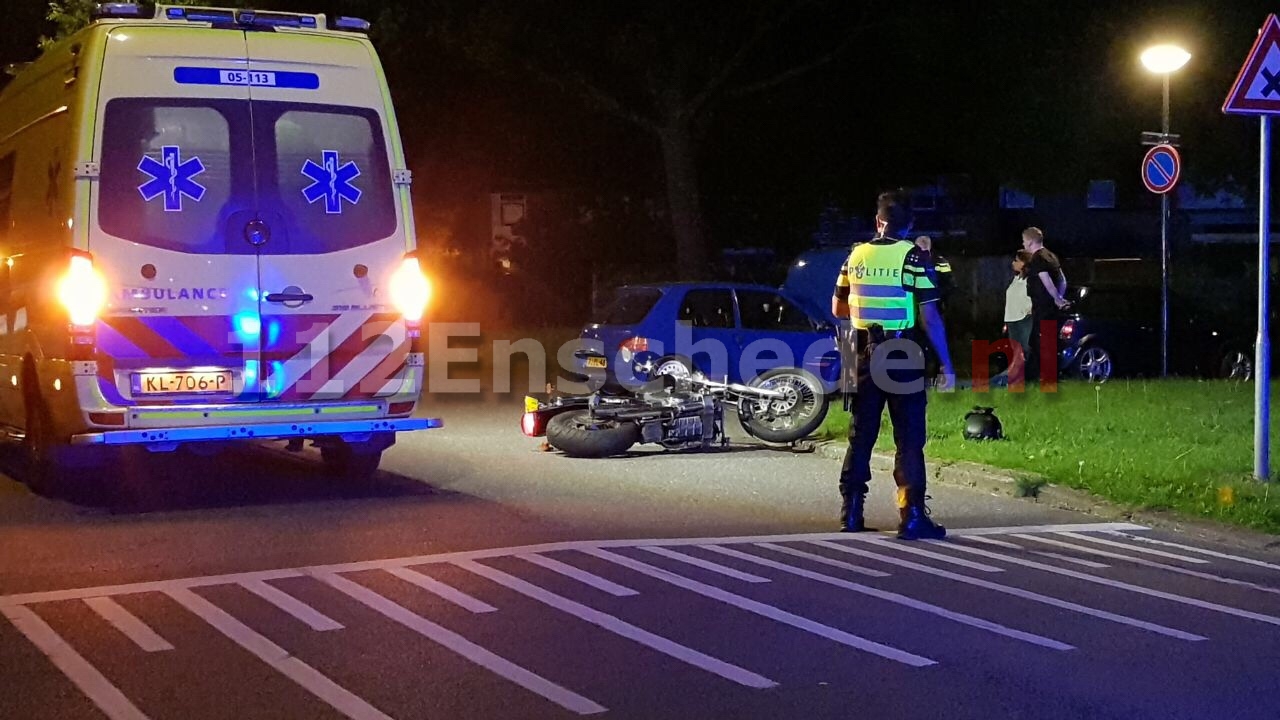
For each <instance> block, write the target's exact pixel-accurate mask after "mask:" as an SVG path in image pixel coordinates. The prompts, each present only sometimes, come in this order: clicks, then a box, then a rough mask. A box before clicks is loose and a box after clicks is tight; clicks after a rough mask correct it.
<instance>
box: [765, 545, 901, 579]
mask: <svg viewBox="0 0 1280 720" xmlns="http://www.w3.org/2000/svg"><path fill="white" fill-rule="evenodd" d="M755 546H756V547H759V548H764V549H766V550H776V551H777V552H780V553H786V554H788V555H796V557H804V558H808V559H809V560H813V561H814V562H817V563H820V564H822V565H830V566H831V567H838V568H840V569H841V570H850V571H853V572H856V573H862V574H863V575H870V576H871V577H890V575H889V573H886V572H880V571H879V570H872V569H870V568H864V567H862V566H861V565H854V564H853V563H847V562H844V561H843V560H836V559H835V558H829V557H827V556H825V555H812V554H810V553H802V552H800V551H799V550H792V549H791V548H789V547H786V546H784V545H777V544H774V543H756V544H755Z"/></svg>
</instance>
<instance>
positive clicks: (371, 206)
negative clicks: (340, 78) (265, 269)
mask: <svg viewBox="0 0 1280 720" xmlns="http://www.w3.org/2000/svg"><path fill="white" fill-rule="evenodd" d="M253 112H254V122H255V123H256V124H257V126H258V128H259V129H260V130H259V133H258V135H257V137H258V138H259V142H258V146H259V147H258V150H259V155H258V166H259V177H260V179H264V180H266V182H264V183H263V190H264V193H263V194H264V200H266V202H267V204H268V205H270V204H272V203H277V202H278V203H280V206H281V207H282V210H283V213H282V215H283V216H284V217H286V218H288V219H289V223H288V225H289V227H288V234H289V243H288V250H287V252H290V253H303V254H311V253H325V252H333V251H336V250H346V249H348V248H353V247H357V246H359V245H365V244H368V243H371V242H374V241H376V240H381V239H382V238H385V237H387V236H389V235H392V234H393V233H395V231H396V225H397V218H396V211H395V197H394V194H393V191H394V186H393V185H392V184H391V169H390V167H389V165H388V163H387V150H386V144H385V143H384V141H383V138H382V123H381V120H380V118H379V117H378V115H377V113H375V112H373V111H371V110H361V109H356V108H344V107H333V106H323V105H295V104H288V103H264V102H255V103H254V105H253ZM267 127H269V128H270V130H267V129H266V128H267ZM264 148H265V152H264V151H263V150H264ZM263 251H264V252H267V253H272V252H278V251H279V249H278V247H277V248H271V247H270V246H266V247H264V248H263Z"/></svg>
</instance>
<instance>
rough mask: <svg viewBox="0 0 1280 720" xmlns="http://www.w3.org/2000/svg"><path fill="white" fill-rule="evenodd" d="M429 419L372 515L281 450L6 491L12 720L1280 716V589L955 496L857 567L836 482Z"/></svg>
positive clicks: (797, 466) (1239, 556)
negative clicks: (87, 485)
mask: <svg viewBox="0 0 1280 720" xmlns="http://www.w3.org/2000/svg"><path fill="white" fill-rule="evenodd" d="M433 410H434V412H433V414H438V415H440V416H442V417H444V418H445V420H446V427H445V428H444V429H441V430H436V431H429V432H425V433H420V434H416V435H412V436H406V437H403V438H402V439H401V441H400V443H399V444H398V445H397V446H396V447H395V448H393V449H392V450H390V451H389V452H388V453H387V455H386V458H385V460H384V463H383V468H384V470H385V471H386V472H384V474H383V477H382V478H381V479H380V481H379V482H378V483H377V484H376V485H375V486H373V487H371V488H365V489H359V488H349V487H344V486H342V485H338V484H334V483H332V482H326V481H322V480H318V479H317V473H316V458H315V457H314V456H313V455H312V453H311V451H307V452H304V453H302V454H301V455H296V456H295V455H288V454H286V453H284V452H282V451H281V450H280V449H278V448H267V449H251V450H244V451H239V452H235V453H232V454H230V455H228V456H226V457H221V458H217V459H209V458H200V457H196V456H190V455H184V454H179V455H173V456H167V457H150V458H142V457H130V458H126V459H125V462H122V464H121V465H120V466H119V467H116V468H113V469H112V470H111V471H110V472H108V473H105V474H104V475H103V476H102V477H101V483H102V485H103V486H110V487H114V488H116V490H115V491H113V492H112V493H81V494H79V495H76V496H73V497H71V498H60V499H49V498H43V497H38V496H35V495H32V494H30V493H29V492H27V491H26V489H25V487H24V486H22V485H21V484H20V483H19V482H17V481H15V480H12V479H9V478H8V477H4V478H0V677H3V679H4V682H3V687H4V691H3V692H0V718H4V719H5V720H8V719H9V718H22V719H25V718H100V717H104V716H106V717H117V718H139V717H150V718H184V719H185V718H192V719H199V720H203V719H204V718H223V717H226V718H237V719H238V718H328V717H344V716H345V717H355V718H382V717H395V718H503V719H504V720H506V719H508V718H560V717H564V718H569V717H576V716H579V715H601V716H604V717H624V718H692V717H699V718H703V717H732V718H796V717H806V718H823V717H864V716H866V717H871V716H880V717H894V718H897V717H902V718H932V717H938V716H945V717H950V718H967V717H975V718H976V717H984V718H986V717H1018V718H1059V717H1061V718H1079V717H1117V718H1119V717H1123V718H1145V717H1153V718H1154V717H1160V718H1178V717H1187V718H1197V719H1198V720H1202V719H1203V718H1206V717H1233V718H1255V717H1256V718H1275V717H1278V716H1280V699H1278V698H1277V697H1276V693H1275V692H1274V687H1275V682H1274V667H1275V666H1276V664H1277V661H1280V642H1277V640H1280V558H1277V557H1268V556H1266V555H1265V554H1259V553H1254V552H1248V551H1242V550H1238V549H1232V548H1225V547H1208V546H1205V545H1204V544H1203V543H1199V542H1197V541H1194V540H1191V539H1188V538H1185V537H1179V536H1177V535H1173V534H1169V533H1162V532H1154V531H1151V530H1147V529H1143V528H1140V527H1138V526H1130V525H1117V524H1107V523H1102V522H1101V521H1099V520H1098V519H1096V518H1091V517H1088V516H1083V515H1077V514H1074V513H1065V512H1061V511H1054V510H1050V509H1046V508H1042V507H1039V506H1037V505H1035V504H1033V503H1028V502H1022V501H1014V500H1010V499H1005V498H995V497H989V496H986V495H983V494H980V493H977V492H973V491H968V490H961V489H954V488H946V487H936V488H933V489H932V491H931V494H932V495H933V497H934V499H933V501H932V503H931V504H932V506H933V508H934V512H935V517H936V518H938V519H939V520H940V521H941V522H943V523H945V524H946V525H947V526H948V527H949V528H950V529H952V531H953V537H952V538H951V539H949V540H948V541H946V542H944V543H931V544H924V543H921V544H911V545H907V544H903V543H900V542H898V541H896V540H892V539H888V538H885V537H883V536H877V535H873V534H868V535H859V536H856V537H850V536H841V535H839V534H832V533H830V530H831V529H832V527H833V525H834V515H835V511H836V505H837V500H838V498H837V497H836V493H835V488H834V475H835V472H836V469H837V468H836V466H835V463H833V462H832V461H831V460H826V459H823V458H821V457H819V456H816V455H797V454H792V453H790V452H786V451H777V450H770V449H762V448H759V447H753V446H751V445H748V444H742V445H735V446H734V447H733V448H731V449H730V450H729V451H726V452H718V453H710V454H696V455H675V454H666V453H656V452H651V451H647V450H642V451H639V452H636V453H635V454H633V456H631V457H628V458H622V459H611V460H605V461H585V460H572V459H568V458H564V457H561V456H559V455H556V454H554V453H544V452H540V451H539V450H538V444H537V443H536V442H534V441H530V440H528V439H526V438H523V437H522V436H521V435H520V434H519V431H518V429H517V420H518V414H519V411H520V407H519V403H518V398H517V399H516V401H507V402H490V403H470V402H465V401H446V402H442V403H440V404H437V405H436V406H435V407H434V408H433ZM739 437H741V436H740V435H739ZM3 467H4V466H3V465H0V468H3ZM891 484H892V483H891V481H890V480H889V479H888V478H879V479H878V483H877V486H876V490H875V492H874V493H873V496H872V498H871V503H872V509H873V511H872V513H871V517H870V520H871V524H873V525H877V526H879V527H884V528H889V527H891V526H892V524H893V523H892V520H893V515H894V512H893V510H892V508H891V505H892V502H891V493H890V492H889V490H890V486H891ZM1169 543H1171V544H1169Z"/></svg>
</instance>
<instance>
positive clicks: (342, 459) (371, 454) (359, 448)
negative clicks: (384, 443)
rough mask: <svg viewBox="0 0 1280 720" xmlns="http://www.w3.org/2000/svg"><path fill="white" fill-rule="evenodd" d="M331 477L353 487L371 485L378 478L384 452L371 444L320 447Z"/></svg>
mask: <svg viewBox="0 0 1280 720" xmlns="http://www.w3.org/2000/svg"><path fill="white" fill-rule="evenodd" d="M320 459H321V461H323V463H324V468H325V471H326V472H327V473H328V475H329V477H331V478H333V479H335V480H341V481H345V482H348V483H351V484H353V485H371V484H373V483H374V481H375V480H377V478H378V465H379V464H380V463H381V462H382V450H381V449H380V448H379V447H378V446H375V445H373V444H371V443H348V442H338V443H335V444H333V445H322V446H321V447H320Z"/></svg>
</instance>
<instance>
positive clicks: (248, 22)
mask: <svg viewBox="0 0 1280 720" xmlns="http://www.w3.org/2000/svg"><path fill="white" fill-rule="evenodd" d="M165 17H167V18H168V19H170V20H186V21H187V22H207V23H214V24H216V25H240V26H242V27H260V28H261V27H271V28H274V27H295V28H311V29H315V28H318V27H320V20H319V16H316V15H299V14H295V13H279V12H263V11H260V10H222V9H218V8H194V7H169V8H165Z"/></svg>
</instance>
